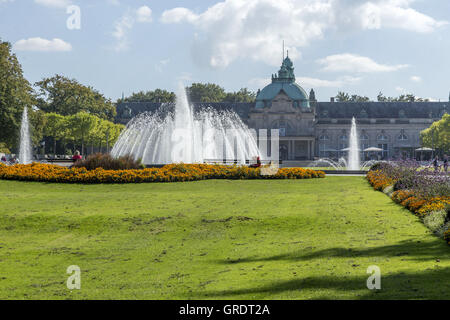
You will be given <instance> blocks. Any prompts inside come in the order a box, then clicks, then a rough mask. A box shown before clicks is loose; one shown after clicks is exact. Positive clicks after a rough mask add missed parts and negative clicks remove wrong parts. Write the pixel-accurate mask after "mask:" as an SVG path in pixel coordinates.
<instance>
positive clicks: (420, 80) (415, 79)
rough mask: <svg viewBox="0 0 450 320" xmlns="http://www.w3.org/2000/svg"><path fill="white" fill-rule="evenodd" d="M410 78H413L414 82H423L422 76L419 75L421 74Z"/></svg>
mask: <svg viewBox="0 0 450 320" xmlns="http://www.w3.org/2000/svg"><path fill="white" fill-rule="evenodd" d="M410 80H411V81H412V82H417V83H419V82H422V78H421V77H419V76H412V77H411V78H410Z"/></svg>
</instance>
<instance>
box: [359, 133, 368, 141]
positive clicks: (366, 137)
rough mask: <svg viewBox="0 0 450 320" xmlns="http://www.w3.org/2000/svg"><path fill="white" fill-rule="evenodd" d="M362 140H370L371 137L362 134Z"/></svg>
mask: <svg viewBox="0 0 450 320" xmlns="http://www.w3.org/2000/svg"><path fill="white" fill-rule="evenodd" d="M359 139H360V140H369V136H368V135H367V133H362V134H361V136H360V137H359Z"/></svg>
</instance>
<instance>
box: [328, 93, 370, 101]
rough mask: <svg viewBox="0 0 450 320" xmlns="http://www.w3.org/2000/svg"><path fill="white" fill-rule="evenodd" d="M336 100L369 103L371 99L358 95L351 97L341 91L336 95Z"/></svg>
mask: <svg viewBox="0 0 450 320" xmlns="http://www.w3.org/2000/svg"><path fill="white" fill-rule="evenodd" d="M335 98H336V100H337V101H339V102H368V101H370V98H369V97H365V96H359V95H357V94H353V95H350V94H348V93H346V92H342V91H339V92H338V94H337V95H336V97H335Z"/></svg>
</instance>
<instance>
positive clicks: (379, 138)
mask: <svg viewBox="0 0 450 320" xmlns="http://www.w3.org/2000/svg"><path fill="white" fill-rule="evenodd" d="M377 140H379V141H387V140H389V138H388V136H387V135H385V134H384V133H381V134H379V135H378V136H377Z"/></svg>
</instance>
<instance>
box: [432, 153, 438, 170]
mask: <svg viewBox="0 0 450 320" xmlns="http://www.w3.org/2000/svg"><path fill="white" fill-rule="evenodd" d="M433 167H434V172H438V169H439V158H438V156H436V157H435V158H434V160H433Z"/></svg>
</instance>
